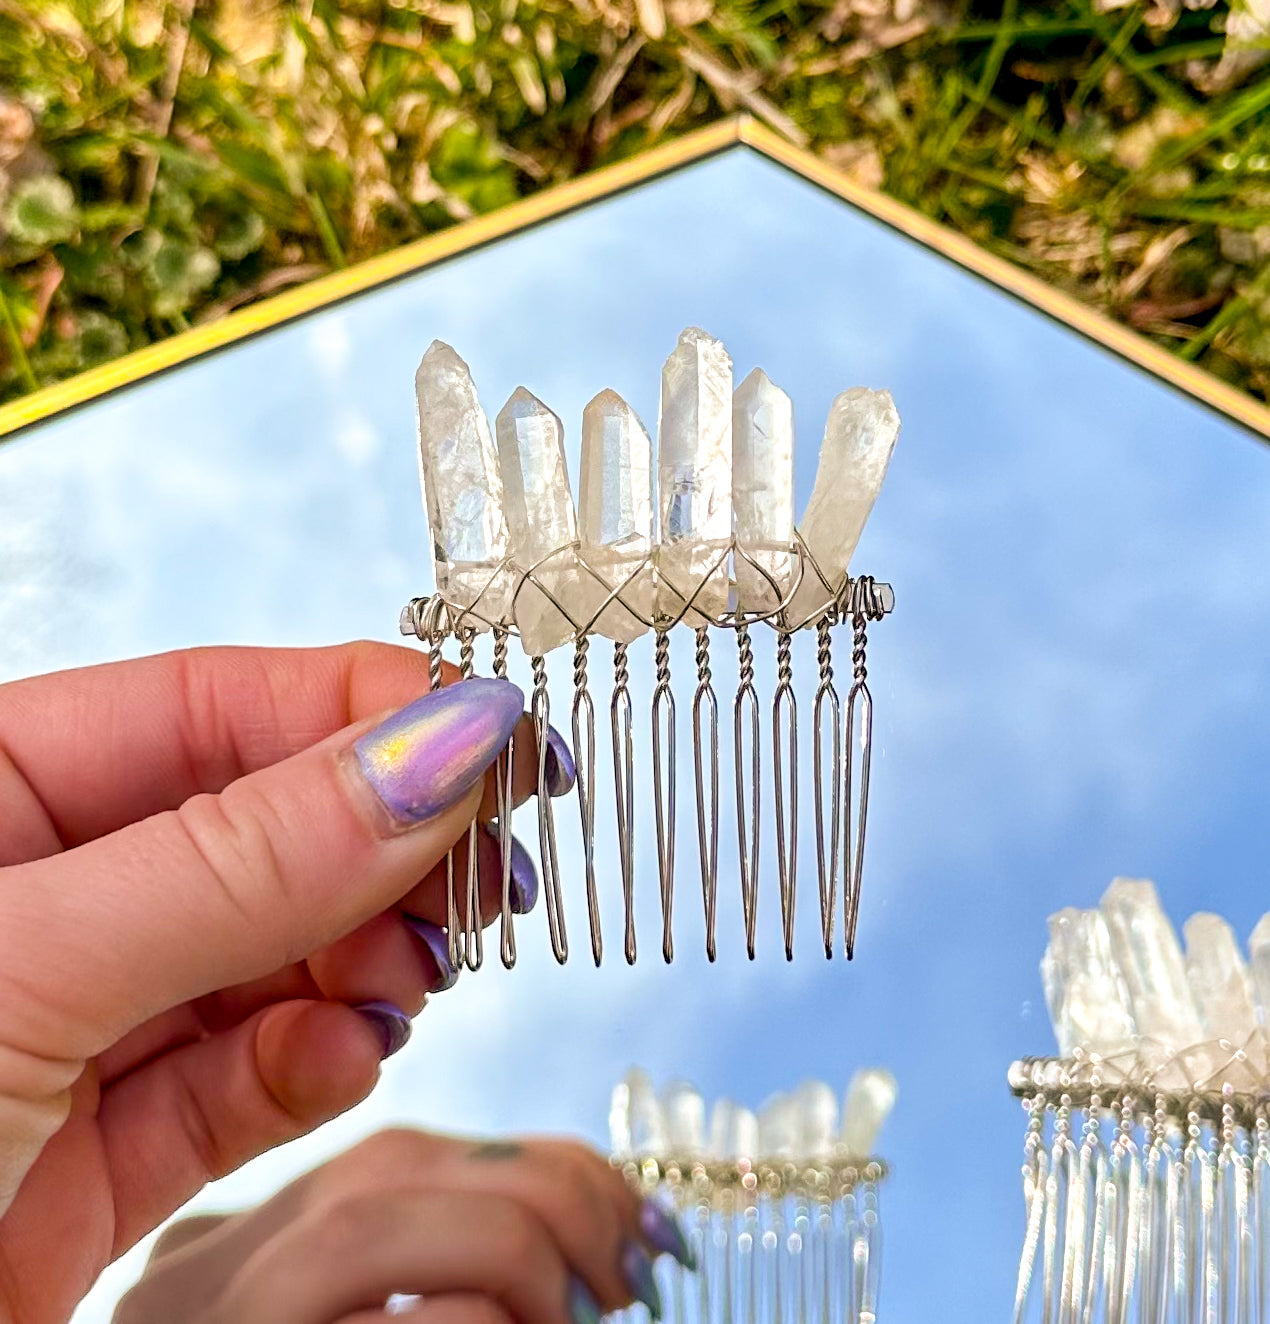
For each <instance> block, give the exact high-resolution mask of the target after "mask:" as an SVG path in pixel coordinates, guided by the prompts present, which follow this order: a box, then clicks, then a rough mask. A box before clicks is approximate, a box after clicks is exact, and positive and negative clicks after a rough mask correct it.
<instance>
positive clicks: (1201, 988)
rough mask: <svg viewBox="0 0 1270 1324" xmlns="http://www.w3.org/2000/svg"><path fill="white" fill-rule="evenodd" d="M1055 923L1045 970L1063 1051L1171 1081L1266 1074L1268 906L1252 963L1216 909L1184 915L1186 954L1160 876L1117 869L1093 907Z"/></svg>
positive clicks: (1255, 1083) (1061, 915)
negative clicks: (1128, 874) (1127, 874)
mask: <svg viewBox="0 0 1270 1324" xmlns="http://www.w3.org/2000/svg"><path fill="white" fill-rule="evenodd" d="M1049 932H1050V940H1049V945H1048V946H1047V947H1046V949H1045V955H1044V957H1043V959H1042V961H1041V977H1042V980H1043V982H1044V985H1045V998H1046V1002H1047V1003H1048V1005H1049V1011H1050V1019H1051V1021H1052V1022H1053V1025H1054V1034H1055V1037H1056V1038H1057V1040H1058V1047H1059V1052H1060V1054H1062V1056H1064V1057H1070V1056H1072V1055H1073V1054H1074V1053H1076V1052H1077V1051H1078V1050H1079V1051H1081V1052H1083V1053H1084V1054H1096V1055H1097V1056H1098V1057H1101V1058H1104V1059H1108V1060H1109V1061H1110V1063H1111V1064H1112V1065H1113V1066H1114V1065H1115V1064H1116V1063H1117V1062H1119V1063H1121V1064H1123V1069H1124V1071H1125V1072H1126V1074H1140V1075H1145V1076H1146V1077H1149V1079H1150V1080H1151V1082H1152V1083H1154V1084H1156V1085H1158V1086H1160V1087H1161V1088H1164V1089H1187V1088H1190V1087H1192V1086H1196V1085H1200V1084H1204V1085H1214V1086H1219V1085H1221V1084H1222V1083H1229V1084H1231V1085H1233V1086H1234V1087H1235V1088H1238V1089H1244V1088H1247V1089H1256V1088H1259V1087H1263V1086H1265V1085H1268V1084H1270V1052H1268V1046H1270V914H1267V915H1265V916H1263V918H1262V919H1261V921H1260V922H1259V923H1258V924H1257V926H1256V928H1255V929H1254V930H1253V932H1252V937H1251V939H1250V940H1249V944H1248V947H1249V960H1248V961H1245V959H1244V955H1243V952H1242V950H1241V948H1240V945H1239V941H1238V939H1237V938H1236V937H1235V934H1234V933H1233V931H1232V930H1231V927H1230V925H1229V924H1228V923H1227V922H1226V921H1225V920H1224V919H1222V918H1221V916H1220V915H1210V914H1198V915H1192V916H1191V918H1190V919H1189V920H1187V922H1186V924H1185V926H1184V928H1183V933H1184V936H1185V939H1186V947H1185V952H1184V951H1183V948H1182V944H1181V943H1180V942H1179V941H1178V937H1177V934H1176V932H1175V931H1174V929H1173V926H1172V924H1171V923H1170V922H1169V919H1168V916H1167V915H1166V914H1165V913H1164V910H1163V908H1162V906H1161V905H1160V898H1159V896H1158V895H1157V893H1156V890H1155V885H1154V884H1153V883H1151V882H1149V881H1147V880H1146V879H1135V878H1117V879H1116V880H1115V881H1114V882H1113V883H1112V884H1111V886H1110V887H1109V888H1108V889H1107V892H1106V894H1105V895H1104V897H1103V899H1102V904H1101V905H1100V906H1099V908H1098V909H1097V910H1077V909H1074V908H1069V909H1066V910H1060V911H1059V912H1058V914H1056V915H1051V916H1050V920H1049Z"/></svg>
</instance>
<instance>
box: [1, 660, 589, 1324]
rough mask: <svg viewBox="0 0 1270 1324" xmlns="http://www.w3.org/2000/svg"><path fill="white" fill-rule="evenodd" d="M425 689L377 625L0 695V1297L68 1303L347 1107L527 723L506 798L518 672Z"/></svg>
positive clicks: (70, 675) (532, 883)
mask: <svg viewBox="0 0 1270 1324" xmlns="http://www.w3.org/2000/svg"><path fill="white" fill-rule="evenodd" d="M427 688H428V664H427V659H426V657H424V656H422V655H421V654H419V653H418V652H415V651H413V650H408V649H404V648H392V647H387V646H382V645H372V644H356V645H348V646H345V647H340V648H332V649H314V650H257V649H200V650H195V651H192V652H186V653H173V654H168V655H166V656H163V657H156V658H148V659H143V660H141V661H137V662H126V663H119V664H115V665H111V666H103V667H94V668H89V669H86V670H82V671H72V672H66V673H63V674H60V675H54V676H44V677H38V678H35V679H32V680H27V681H19V682H16V683H14V684H11V685H7V686H0V1214H2V1215H3V1217H0V1318H7V1319H14V1320H16V1321H19V1322H20V1324H45V1321H57V1320H63V1319H65V1318H66V1317H68V1316H69V1314H70V1312H71V1310H72V1309H73V1308H74V1305H75V1304H76V1302H77V1301H78V1300H79V1299H80V1298H81V1297H82V1296H83V1294H84V1293H85V1292H86V1291H87V1290H88V1288H89V1287H90V1286H91V1285H92V1283H93V1281H94V1280H95V1278H96V1277H97V1275H98V1273H99V1272H100V1271H101V1269H102V1268H103V1267H104V1266H105V1265H106V1264H107V1263H108V1262H109V1261H110V1260H111V1259H113V1258H114V1257H115V1256H117V1255H119V1254H121V1253H122V1252H123V1251H124V1250H126V1249H127V1248H128V1247H129V1246H130V1245H132V1244H133V1243H134V1242H135V1241H137V1240H138V1239H139V1238H140V1237H141V1236H143V1235H144V1234H145V1233H146V1232H148V1231H149V1230H150V1229H151V1228H153V1227H155V1226H156V1225H157V1224H158V1223H159V1222H161V1221H162V1220H163V1219H164V1218H165V1217H167V1216H168V1214H170V1213H171V1212H172V1211H173V1210H175V1209H176V1208H178V1207H179V1206H180V1205H181V1204H182V1203H184V1202H185V1200H187V1199H188V1198H189V1197H190V1196H191V1195H192V1194H194V1193H195V1192H196V1191H197V1190H198V1189H199V1188H200V1187H201V1186H202V1185H203V1184H204V1183H205V1182H207V1181H209V1180H211V1179H213V1178H215V1177H218V1176H220V1175H222V1174H224V1173H226V1172H228V1171H230V1170H232V1169H233V1168H235V1167H237V1166H239V1165H240V1164H242V1163H243V1162H245V1161H246V1160H247V1159H249V1158H251V1157H253V1156H254V1155H256V1154H258V1153H260V1152H261V1151H263V1150H265V1149H268V1148H270V1147H272V1146H274V1145H277V1144H280V1143H281V1142H283V1141H285V1140H289V1139H291V1138H293V1137H294V1136H297V1135H300V1134H302V1133H304V1132H306V1131H308V1130H311V1129H312V1128H313V1127H314V1126H316V1125H318V1124H319V1123H321V1122H323V1121H325V1120H326V1119H328V1118H329V1117H332V1116H334V1115H335V1114H337V1113H339V1112H342V1111H343V1110H345V1109H347V1108H349V1107H350V1106H352V1105H353V1104H354V1103H356V1102H357V1101H359V1100H360V1099H361V1098H363V1097H364V1096H365V1095H366V1094H367V1093H368V1092H369V1090H370V1089H371V1087H372V1086H373V1084H374V1082H375V1080H376V1078H377V1076H378V1070H379V1062H380V1059H381V1058H382V1057H383V1056H385V1055H386V1054H387V1053H388V1052H389V1051H392V1050H394V1049H395V1048H397V1047H400V1045H401V1043H403V1042H404V1040H405V1037H406V1036H407V1035H408V1033H409V1028H410V1026H409V1019H408V1017H409V1016H411V1015H414V1014H415V1013H417V1012H418V1011H419V1009H420V1008H421V1007H422V1005H423V1003H424V1000H425V997H426V995H427V993H428V992H429V991H433V990H437V989H439V988H442V987H447V986H448V984H449V983H450V982H452V980H453V972H452V971H451V970H450V969H449V968H448V962H447V961H446V957H445V948H446V943H445V935H444V933H443V931H442V930H441V929H440V928H439V927H438V925H441V924H443V923H444V922H445V917H446V901H445V886H444V865H443V864H441V863H440V862H441V861H442V860H443V858H444V855H445V853H446V851H447V849H448V848H449V847H451V846H452V845H453V844H454V843H455V842H456V841H459V842H460V845H459V848H458V859H457V862H456V874H457V876H458V877H459V878H460V879H463V880H465V879H466V864H465V861H466V828H467V825H468V824H469V823H470V822H471V821H472V819H473V817H474V816H480V817H484V818H488V817H490V816H491V815H492V814H493V812H494V810H493V806H494V795H493V786H492V783H493V780H494V779H493V778H492V777H490V778H489V779H488V781H489V783H490V784H489V785H486V784H485V783H486V778H485V775H484V774H485V771H486V769H487V768H488V767H489V766H490V765H491V764H492V763H493V762H494V760H495V758H496V757H497V755H498V753H499V752H500V751H501V750H502V749H504V748H505V747H506V744H507V740H508V737H509V736H510V735H511V733H512V731H513V729H514V728H515V727H516V726H517V724H518V723H521V722H523V723H524V727H523V729H522V731H521V732H520V734H519V735H518V737H517V747H518V749H522V750H525V751H526V752H527V753H530V754H533V755H534V757H533V758H526V759H524V760H522V759H520V758H517V760H516V763H517V774H516V788H515V789H516V798H517V799H518V800H519V799H523V798H524V797H525V796H526V795H527V794H528V793H529V790H530V786H531V784H532V783H533V782H534V770H533V768H532V766H531V765H532V764H533V763H534V762H535V760H536V753H535V752H534V742H533V736H532V731H531V729H530V727H529V724H528V719H527V718H525V717H524V714H523V696H522V695H521V694H520V691H519V690H517V689H516V688H515V687H514V686H512V685H510V684H508V683H507V682H506V681H492V680H473V681H469V682H466V683H464V684H460V685H454V686H449V685H447V687H446V688H445V689H444V690H443V691H441V692H440V693H439V694H438V695H436V696H429V697H426V698H423V699H420V698H419V696H420V695H421V694H423V693H424V692H425V691H426V690H427ZM416 701H417V702H416ZM403 705H409V706H407V707H405V708H404V710H403V712H401V713H399V714H397V715H396V716H393V717H389V718H388V719H387V720H385V719H384V717H383V715H384V714H385V713H392V712H394V710H397V709H402V708H403ZM376 722H379V723H381V725H379V726H376ZM553 743H554V741H553ZM561 757H562V755H561V753H560V751H559V750H556V749H553V750H551V751H549V759H548V763H549V767H551V768H552V769H553V770H554V771H555V772H556V774H557V776H556V778H555V780H556V781H557V782H559V781H560V780H561V779H562V778H563V779H564V781H565V782H566V783H567V776H568V775H569V773H570V771H571V770H569V769H565V770H563V771H562V770H561V769H560V768H559V767H557V766H556V765H557V764H559V763H560V760H561ZM522 769H523V772H522ZM460 839H461V840H460ZM479 843H480V845H479V849H480V851H481V858H480V875H479V876H480V878H481V892H482V897H481V909H482V912H483V914H486V915H492V914H493V913H494V912H495V911H496V909H497V906H498V898H499V896H500V895H501V888H500V880H501V868H500V867H499V866H500V863H501V861H500V858H499V853H498V849H497V844H496V842H495V841H494V840H493V839H492V838H491V837H490V836H489V835H488V834H485V833H482V834H479ZM519 858H520V860H521V862H522V864H523V859H524V858H525V857H519ZM519 882H520V884H521V891H520V894H519V899H520V901H521V903H522V906H521V908H522V909H523V908H527V906H528V905H529V904H531V903H532V895H527V893H530V892H532V890H533V889H534V887H536V880H535V879H534V878H533V877H532V870H531V872H530V877H529V878H528V880H526V879H525V877H524V876H523V868H522V870H521V876H520V878H519ZM421 939H422V941H421ZM358 1008H360V1010H358ZM6 1210H7V1212H6Z"/></svg>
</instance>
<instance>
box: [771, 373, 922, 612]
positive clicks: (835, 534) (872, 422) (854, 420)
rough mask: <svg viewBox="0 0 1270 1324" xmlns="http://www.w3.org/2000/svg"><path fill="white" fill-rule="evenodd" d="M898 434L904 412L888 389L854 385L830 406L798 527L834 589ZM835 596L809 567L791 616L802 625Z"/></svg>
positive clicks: (858, 535) (871, 504)
mask: <svg viewBox="0 0 1270 1324" xmlns="http://www.w3.org/2000/svg"><path fill="white" fill-rule="evenodd" d="M899 435H900V416H899V413H898V411H897V410H896V408H895V401H894V400H892V399H891V393H890V392H889V391H871V390H869V389H868V388H867V387H864V386H853V387H852V388H851V389H850V390H849V391H843V393H842V394H841V395H840V396H838V398H837V399H836V400H835V401H834V402H833V404H832V405H831V406H830V408H829V419H828V421H827V422H826V423H825V437H824V440H823V441H822V442H821V444H820V463H819V465H818V467H817V469H816V482H815V485H814V486H813V487H812V491H811V500H810V501H809V502H808V503H807V510H806V512H805V513H804V515H803V519H802V523H801V524H800V525H799V526H798V531H799V533H800V534H801V536H802V540H803V542H804V544H805V545H806V547H807V550H808V551H809V552H810V553H811V555H812V557H813V558H814V559H815V561H816V564H817V565H818V566H819V567H820V571H821V574H823V575H824V577H825V578H826V579H827V580H828V581H829V583H830V584H832V585H834V586H835V587H836V585H837V584H838V582H839V581H840V580H841V579H842V576H843V575H845V574H846V572H847V568H848V566H849V565H850V563H851V556H852V554H853V553H854V551H855V549H856V543H858V542H859V541H860V534H861V533H862V532H863V531H864V525H865V521H866V520H867V519H868V518H869V512H870V511H871V510H872V509H873V503H874V502H875V501H876V500H877V496H878V492H879V491H881V488H882V480H883V479H884V478H885V477H886V469H887V465H889V464H890V462H891V452H892V451H893V450H894V449H895V440H896V438H897V437H898V436H899ZM832 596H833V595H832V593H831V592H830V591H829V590H828V589H826V588H825V586H824V585H823V584H822V583H821V582H820V580H819V578H818V577H817V576H816V574H815V573H814V572H813V571H810V570H808V571H807V572H806V573H804V575H803V577H802V581H801V583H800V584H799V587H798V592H797V593H796V594H795V595H794V602H793V604H792V606H791V608H790V612H789V615H790V619H791V620H792V621H793V622H794V623H795V624H798V623H800V622H802V621H804V620H806V619H808V618H809V617H811V616H814V615H816V614H818V613H819V612H821V611H822V610H823V609H824V608H825V607H826V606H827V605H828V603H829V602H830V600H831V598H832Z"/></svg>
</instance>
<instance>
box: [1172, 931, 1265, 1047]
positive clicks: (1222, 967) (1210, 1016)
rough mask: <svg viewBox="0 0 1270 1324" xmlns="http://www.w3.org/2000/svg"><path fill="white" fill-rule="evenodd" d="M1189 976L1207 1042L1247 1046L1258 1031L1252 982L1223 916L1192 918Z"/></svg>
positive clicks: (1188, 951)
mask: <svg viewBox="0 0 1270 1324" xmlns="http://www.w3.org/2000/svg"><path fill="white" fill-rule="evenodd" d="M1183 933H1184V935H1185V937H1186V977H1187V980H1188V982H1189V983H1190V986H1191V993H1192V995H1193V996H1194V998H1195V1003H1196V1006H1197V1008H1198V1009H1199V1014H1200V1020H1201V1022H1202V1024H1203V1027H1204V1036H1205V1038H1207V1039H1225V1040H1227V1041H1228V1042H1229V1043H1231V1044H1233V1045H1234V1046H1235V1047H1236V1048H1241V1047H1243V1045H1244V1044H1246V1043H1247V1042H1248V1040H1249V1038H1251V1036H1252V1033H1253V1031H1254V1030H1255V1029H1256V1028H1257V1012H1256V1008H1255V1006H1254V1005H1253V1000H1252V981H1251V980H1250V979H1249V977H1248V967H1247V966H1246V965H1245V964H1244V957H1243V953H1242V952H1241V951H1240V950H1239V940H1238V939H1237V938H1236V937H1235V933H1234V930H1233V929H1232V928H1231V927H1230V925H1229V924H1227V923H1226V921H1225V920H1224V919H1222V917H1221V916H1220V915H1209V914H1199V915H1192V916H1191V917H1190V919H1188V920H1187V921H1186V924H1185V926H1184V928H1183Z"/></svg>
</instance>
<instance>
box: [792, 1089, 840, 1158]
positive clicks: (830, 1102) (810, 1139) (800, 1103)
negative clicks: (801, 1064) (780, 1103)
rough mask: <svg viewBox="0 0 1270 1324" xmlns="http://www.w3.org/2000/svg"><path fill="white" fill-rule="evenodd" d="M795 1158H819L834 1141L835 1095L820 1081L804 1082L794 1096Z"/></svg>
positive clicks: (836, 1140) (832, 1145)
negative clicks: (795, 1120) (796, 1127)
mask: <svg viewBox="0 0 1270 1324" xmlns="http://www.w3.org/2000/svg"><path fill="white" fill-rule="evenodd" d="M794 1103H795V1106H796V1107H797V1110H798V1147H797V1153H798V1157H799V1158H820V1157H822V1156H823V1155H825V1154H828V1153H830V1152H831V1151H832V1150H833V1147H834V1145H836V1144H837V1143H838V1096H837V1095H836V1094H835V1093H834V1091H833V1090H832V1089H831V1088H830V1087H829V1086H828V1085H826V1084H825V1082H824V1081H823V1080H808V1081H804V1082H803V1084H801V1085H800V1086H799V1087H798V1091H797V1093H796V1094H795V1095H794Z"/></svg>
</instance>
